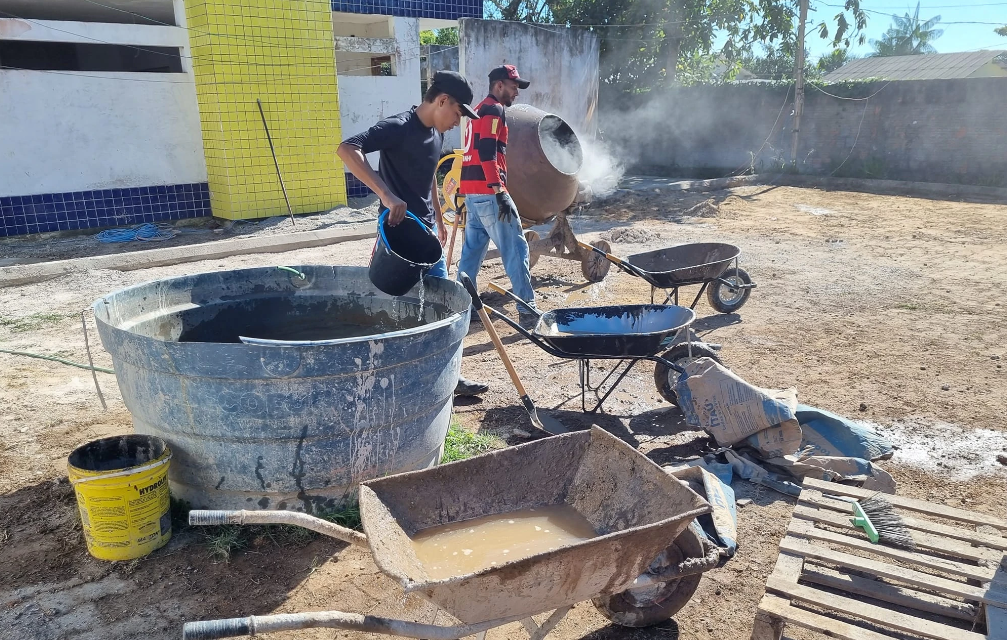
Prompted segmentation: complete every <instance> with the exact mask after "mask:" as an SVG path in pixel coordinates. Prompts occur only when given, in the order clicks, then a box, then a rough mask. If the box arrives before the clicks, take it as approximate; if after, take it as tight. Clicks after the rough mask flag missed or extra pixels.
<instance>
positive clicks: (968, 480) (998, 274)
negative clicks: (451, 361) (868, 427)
mask: <svg viewBox="0 0 1007 640" xmlns="http://www.w3.org/2000/svg"><path fill="white" fill-rule="evenodd" d="M704 203H706V204H704ZM686 212H688V214H689V215H686ZM1005 219H1007V206H998V205H987V204H968V203H956V202H943V201H934V200H924V199H913V198H904V197H883V196H873V195H866V194H859V193H846V192H826V191H819V190H808V189H794V188H767V187H746V188H741V189H736V190H732V191H723V192H716V193H713V194H703V195H693V194H674V195H661V194H657V193H634V194H625V193H622V194H620V195H617V196H616V197H615V198H614V199H613V200H610V201H608V202H607V203H605V205H604V206H595V207H594V208H592V209H591V210H589V211H586V212H584V213H583V214H581V215H580V216H578V217H577V218H576V220H575V228H576V229H577V231H578V233H579V236H580V238H581V239H585V240H592V239H595V238H597V237H599V236H605V237H608V238H614V239H615V241H614V242H613V250H614V252H615V253H617V254H620V255H628V254H632V253H635V252H638V251H642V250H647V249H652V248H659V247H662V246H668V245H673V244H679V243H684V242H694V241H725V242H730V243H733V244H737V245H738V246H740V247H742V249H743V251H744V253H743V256H742V266H743V267H745V268H747V269H748V271H749V272H750V273H751V274H752V277H753V279H754V280H755V281H756V282H757V283H758V289H756V290H755V292H754V293H753V295H752V297H751V299H750V300H749V302H748V303H747V304H746V305H745V307H744V308H742V309H741V312H740V314H737V315H720V314H716V313H715V312H714V311H713V310H712V309H711V308H710V307H709V306H707V304H706V301H705V299H704V300H702V301H700V303H699V306H698V309H697V310H698V313H699V316H700V320H699V321H698V322H697V324H696V329H697V331H698V332H699V334H700V335H702V336H703V337H704V338H705V339H707V340H708V341H710V342H716V343H720V344H722V345H723V350H722V352H721V357H722V358H723V360H724V362H725V363H726V364H728V365H729V366H730V367H732V368H733V370H734V371H735V372H737V373H738V374H739V375H741V376H742V377H744V378H745V379H747V380H749V381H750V382H753V383H755V384H759V385H761V386H765V387H776V388H782V387H789V386H794V387H796V388H797V389H798V391H799V398H800V400H801V401H803V402H805V403H808V404H811V405H814V406H818V407H822V408H824V409H828V410H831V411H835V412H837V413H840V414H844V415H848V416H851V417H856V418H858V419H863V420H867V421H870V422H872V423H874V424H875V425H877V426H878V428H879V429H880V430H882V431H883V432H884V433H886V434H888V435H889V436H891V437H892V439H893V440H894V441H895V442H896V443H897V444H899V445H900V447H901V448H900V449H899V451H898V452H897V454H896V456H895V458H894V459H893V460H892V461H890V462H887V463H882V464H883V466H884V468H886V469H887V470H888V471H890V472H891V473H892V474H894V476H895V477H896V479H897V480H898V481H899V490H898V492H899V493H900V494H902V495H908V496H913V497H918V498H923V499H928V500H931V501H935V502H938V503H943V504H948V505H952V506H959V507H963V508H968V509H973V510H976V511H980V512H985V513H990V514H997V515H999V516H1001V517H1002V516H1003V514H1004V512H1005V505H1007V482H1005V481H1007V468H1004V467H1003V466H1001V465H999V464H997V463H996V462H995V458H996V456H997V454H999V453H1001V451H1003V450H1004V449H1005V447H1007V427H1005V426H1004V422H1003V416H1004V415H1005V412H1007V392H1005V386H1004V382H1005V376H1007V374H1005V372H1004V369H1003V368H1002V365H1003V363H1004V362H1005V360H1007V347H1005V346H1004V345H1005V344H1007V313H1005V311H1007V309H1005V306H1004V302H1003V300H1004V297H1005V293H1007V291H1005V286H1007V285H1005V284H1004V283H1005V282H1007V249H1005V248H1004V246H1005V240H1007V232H1005V230H1004V226H1003V221H1004V220H1005ZM623 229H628V231H624V230H623ZM370 245H371V243H370V242H369V241H368V242H357V243H352V244H341V245H337V246H334V247H324V248H315V249H308V250H304V251H298V252H292V253H289V254H284V255H283V256H282V258H281V257H278V256H275V255H253V256H240V257H235V258H232V259H228V260H223V261H209V262H204V263H193V264H185V265H180V266H177V267H172V268H161V269H158V270H156V271H135V272H128V273H122V272H112V271H98V272H89V273H80V274H75V275H72V276H67V277H64V278H61V279H59V280H54V281H50V282H46V283H40V284H36V285H29V286H24V287H19V288H15V289H5V290H3V291H2V292H0V296H2V300H3V306H2V308H0V342H2V344H3V346H4V347H5V348H13V349H21V350H27V351H35V352H43V353H48V354H52V355H59V356H62V357H66V358H69V359H71V360H76V361H86V354H85V351H84V339H83V335H82V331H81V320H80V311H81V309H85V308H87V307H88V306H89V305H90V303H91V301H92V300H94V299H95V298H96V297H98V296H99V295H101V294H104V293H107V292H110V291H113V290H116V289H119V288H121V287H124V286H127V285H130V284H134V283H138V282H142V281H146V280H151V279H155V278H161V277H166V276H172V275H179V274H184V273H192V272H197V271H206V270H218V269H232V268H237V267H244V266H253V265H272V264H276V263H277V261H278V260H279V261H282V262H283V263H286V264H306V263H335V264H360V265H362V264H365V263H366V260H367V256H368V253H369V250H370ZM4 248H5V249H6V246H5V247H4ZM533 275H534V276H535V285H536V289H537V291H538V292H539V295H540V298H539V305H540V306H541V307H543V308H545V309H551V308H556V307H559V306H584V305H593V304H604V303H612V302H635V303H641V302H646V301H648V300H649V287H648V286H647V285H646V284H645V283H644V282H642V281H641V280H638V279H635V278H632V277H630V276H628V275H626V274H623V273H620V272H617V271H616V270H614V269H613V270H612V272H611V273H610V274H609V276H608V277H607V278H606V279H605V280H604V281H603V282H601V283H598V284H593V285H589V284H586V283H585V281H584V279H583V277H582V276H581V273H580V265H579V264H576V263H573V262H567V261H560V260H556V259H552V258H543V259H542V260H541V261H540V262H539V264H538V265H537V266H536V267H535V269H533ZM480 278H481V282H482V286H483V289H485V282H486V279H487V278H492V279H494V280H496V281H498V282H501V283H505V282H506V278H505V277H504V276H503V272H502V269H501V267H500V265H499V263H496V264H493V263H491V264H488V265H486V266H484V270H483V271H482V273H481V274H480ZM486 300H487V301H488V302H489V303H491V304H500V305H501V306H503V307H504V308H506V309H507V310H509V311H510V312H511V314H512V315H516V311H515V309H514V307H513V305H504V304H503V300H502V298H501V297H500V296H494V295H487V296H486ZM689 300H690V301H691V297H689ZM88 323H89V327H90V328H91V340H92V349H93V350H95V354H94V356H95V361H96V364H97V365H99V366H111V360H110V358H109V356H108V355H107V354H106V353H104V352H103V351H102V350H101V349H100V346H99V347H98V348H97V349H95V346H94V345H95V344H96V341H97V336H96V334H95V333H94V330H93V321H92V320H90V319H89V321H88ZM498 326H499V328H500V331H501V333H503V334H504V335H505V342H506V344H507V345H508V348H509V349H510V353H511V356H512V358H513V359H514V360H515V362H516V363H517V368H518V370H519V372H520V374H521V376H522V377H523V379H524V382H525V384H526V386H527V387H528V388H529V389H531V390H532V392H533V396H534V399H535V401H536V402H537V404H538V405H539V406H540V407H549V408H552V409H554V410H553V411H552V414H553V415H555V416H557V417H559V418H560V419H561V420H563V421H564V422H567V423H568V424H570V425H571V426H588V425H590V424H598V425H600V426H602V427H603V428H605V429H608V430H609V431H611V432H612V433H615V434H616V435H618V436H620V437H622V438H623V439H625V440H626V441H628V442H630V443H632V444H634V445H635V446H637V447H639V448H640V449H641V450H642V451H644V452H646V453H647V454H648V455H649V456H650V457H651V458H652V459H654V460H655V461H657V462H659V463H661V464H669V463H674V462H677V461H681V460H682V459H683V458H686V457H689V456H693V455H695V454H697V453H699V452H701V451H703V450H704V449H705V448H706V447H708V446H709V445H710V442H711V441H710V439H709V438H708V437H707V436H706V435H705V434H703V433H698V432H694V431H692V430H690V429H689V428H688V427H687V426H685V425H684V422H683V420H682V418H681V414H680V412H679V411H678V410H677V409H675V408H672V407H670V405H668V404H667V403H665V402H664V401H662V400H661V399H660V397H659V396H658V394H657V390H656V388H655V386H654V383H653V377H652V368H651V367H649V366H640V367H639V368H638V369H636V370H635V371H634V372H633V373H632V374H631V375H630V377H629V379H628V380H627V381H626V382H624V384H623V385H622V387H621V388H620V390H619V391H618V392H616V393H615V394H614V395H613V397H612V398H611V399H610V400H609V401H608V402H607V403H606V410H607V413H605V414H601V415H596V416H591V417H587V416H584V415H582V414H581V413H580V411H579V387H578V385H577V370H576V365H575V363H573V362H569V361H559V360H556V359H554V358H552V357H550V356H548V355H545V354H544V353H543V352H541V351H540V350H538V349H537V348H535V347H534V346H532V345H529V344H528V343H527V342H525V341H522V340H519V339H517V337H516V336H514V335H511V333H510V332H509V331H508V330H507V329H506V328H505V327H502V326H500V325H498ZM465 356H466V357H465V358H464V360H463V364H462V370H463V373H464V374H465V375H466V376H468V377H471V378H480V379H484V380H487V381H489V382H491V384H492V389H491V391H490V392H489V393H487V394H486V395H485V396H484V397H483V398H482V400H481V401H469V402H464V403H459V406H457V407H456V414H457V416H458V418H459V420H460V421H461V423H462V424H463V425H464V426H465V427H466V428H469V429H472V430H480V431H484V432H490V433H495V434H498V435H500V436H502V437H504V438H506V439H508V440H509V442H511V443H515V442H518V441H520V438H518V437H515V436H514V435H513V430H514V429H515V428H519V429H525V430H528V429H530V426H529V425H528V421H527V416H526V415H525V413H524V411H523V410H522V409H521V408H520V406H519V405H517V404H516V398H515V393H514V390H513V388H512V387H511V386H510V384H509V382H508V380H507V377H506V374H505V372H504V369H503V367H502V365H501V364H500V361H499V359H498V358H497V356H496V354H495V353H494V352H493V350H492V347H491V345H490V343H489V340H488V337H487V334H486V333H485V330H484V329H483V328H482V326H481V325H479V324H474V325H473V326H472V329H471V331H470V334H469V337H468V339H467V341H466V350H465ZM0 370H2V372H3V375H2V378H0V566H2V567H3V570H2V572H3V575H4V578H3V580H0V583H2V585H0V638H3V639H7V638H39V639H49V638H64V637H73V638H75V639H79V640H88V639H98V638H101V639H113V638H177V637H179V636H180V629H181V624H182V623H183V622H184V621H187V620H198V619H208V618H223V617H232V616H238V615H248V614H266V613H270V612H292V611H304V610H312V609H316V610H321V609H340V610H345V611H352V612H359V613H370V614H376V615H389V616H395V617H405V618H410V619H414V620H418V621H423V622H431V621H438V622H444V621H445V620H444V615H443V614H441V615H440V617H437V612H436V611H434V609H433V608H432V607H430V606H429V605H426V604H424V603H422V602H420V601H418V600H416V599H415V598H412V597H406V598H403V596H402V595H401V592H400V591H399V590H398V589H397V588H396V587H395V586H394V585H393V584H392V582H391V581H390V580H388V579H386V578H385V577H383V576H382V575H381V574H380V573H379V572H378V570H377V568H376V567H375V566H374V564H373V563H372V562H371V560H370V558H369V557H368V555H367V554H366V553H365V552H362V551H359V550H356V549H354V548H348V547H346V546H345V545H342V544H338V543H333V542H328V541H326V540H320V539H318V540H314V541H311V542H307V543H303V542H302V543H297V544H295V543H290V542H287V543H283V544H277V543H276V542H274V541H272V540H270V539H266V538H263V539H260V540H257V541H255V543H254V544H253V545H252V546H251V547H249V548H248V549H246V550H244V551H241V552H238V553H236V554H235V555H234V556H233V557H232V558H231V560H230V562H228V563H223V562H215V561H213V560H212V559H211V558H210V555H209V550H208V547H207V544H206V539H205V537H204V536H203V534H202V533H200V532H199V531H197V530H195V529H185V528H183V529H181V531H179V532H178V533H177V534H176V536H175V537H174V538H173V540H172V541H171V543H170V544H169V545H168V546H166V547H165V548H164V549H162V550H160V551H158V552H155V553H154V554H152V555H151V556H148V557H146V558H143V559H141V560H139V561H134V562H130V563H114V564H113V563H105V562H100V561H97V560H94V559H91V558H90V557H89V556H88V555H87V553H86V551H85V550H84V545H83V542H82V540H81V535H80V530H79V525H78V524H77V515H76V512H75V511H74V498H73V494H72V491H71V490H70V488H69V486H68V484H67V483H66V480H65V475H66V473H65V469H66V467H65V464H66V456H67V454H68V453H69V452H70V451H71V450H72V449H73V448H74V447H76V446H77V445H79V444H81V443H83V442H86V441H88V440H91V439H93V438H97V437H101V436H105V435H111V434H116V433H124V432H128V431H129V430H130V428H131V427H130V418H129V414H128V413H127V411H126V410H125V408H124V407H123V404H122V400H121V397H120V395H119V392H118V389H117V388H116V385H115V383H114V380H113V379H112V376H109V375H104V374H99V382H100V383H101V385H102V389H103V391H104V393H105V398H106V401H107V402H108V411H102V409H101V406H100V404H99V402H98V398H97V396H96V394H95V391H94V385H93V382H92V381H91V379H90V375H89V374H88V372H86V371H83V370H79V369H72V368H68V367H64V366H60V365H55V364H50V363H47V362H43V361H38V360H27V359H20V358H13V357H8V356H4V355H0ZM734 486H735V490H736V492H737V494H738V497H748V498H751V499H752V500H753V503H752V504H751V505H749V506H747V507H745V508H742V509H740V510H739V519H740V533H739V538H740V545H741V547H740V550H739V553H738V555H737V556H736V557H735V558H734V559H733V560H732V561H731V562H729V563H728V564H727V565H726V566H725V567H723V568H721V569H717V570H714V571H711V572H709V573H707V574H706V575H705V576H704V578H703V580H702V584H701V585H700V588H699V591H698V592H697V594H696V596H695V597H694V598H693V599H692V601H690V603H689V604H688V605H687V607H686V608H685V609H684V610H683V611H682V612H680V614H679V615H678V616H676V621H677V625H678V627H679V630H680V637H682V638H695V639H704V640H714V639H716V640H734V639H738V640H742V639H745V638H748V636H749V634H750V632H751V624H752V620H753V616H754V613H755V608H756V606H757V604H758V601H759V599H760V598H761V596H762V593H763V585H764V583H765V579H766V577H767V576H768V574H769V573H770V572H771V570H772V567H773V564H774V562H775V558H776V554H777V543H778V541H779V539H780V538H781V537H782V536H783V533H784V531H785V529H786V526H787V522H788V520H789V516H790V511H791V509H792V507H793V500H792V499H790V498H785V497H783V496H782V495H779V494H776V493H773V492H771V491H768V490H765V489H760V488H759V487H756V486H754V485H750V484H748V483H746V482H744V481H740V480H737V481H735V483H734ZM518 629H519V628H518V627H517V626H516V625H511V626H510V627H506V628H502V629H498V630H495V631H493V632H491V633H490V635H489V637H490V638H492V639H494V640H504V639H508V638H519V637H522V636H521V634H520V631H519V630H518ZM793 635H794V637H795V638H802V637H805V636H803V635H801V634H799V633H796V632H795V633H794V634H793ZM270 637H276V638H293V637H298V638H319V639H322V638H324V639H331V638H354V639H356V638H364V637H370V636H365V635H363V634H353V633H346V632H336V631H333V630H317V631H308V632H303V633H301V634H299V635H296V636H295V635H293V634H278V635H276V636H270ZM375 637H377V636H375ZM553 637H554V638H557V639H558V640H574V639H581V640H602V639H631V638H632V639H637V638H640V639H643V638H673V637H675V633H674V625H673V624H672V623H668V624H666V625H663V626H660V627H656V628H651V629H643V630H629V629H623V628H620V627H616V626H613V625H610V624H609V623H608V621H607V620H606V619H605V618H604V617H602V616H601V615H600V614H599V613H597V612H596V611H595V609H594V608H593V606H592V605H591V604H590V603H581V604H580V605H578V606H577V607H575V609H574V610H573V611H572V612H571V614H570V615H568V616H567V618H566V619H565V620H564V621H563V622H562V623H561V624H560V626H559V627H558V628H557V630H556V631H555V632H554V634H553V635H550V638H553Z"/></svg>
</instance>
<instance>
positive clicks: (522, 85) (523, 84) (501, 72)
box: [490, 64, 531, 89]
mask: <svg viewBox="0 0 1007 640" xmlns="http://www.w3.org/2000/svg"><path fill="white" fill-rule="evenodd" d="M497 80H513V81H514V82H516V83H517V86H518V89H527V88H528V87H529V86H531V82H528V81H527V80H525V79H524V78H522V77H521V76H519V75H518V73H517V67H515V66H514V65H512V64H505V65H501V66H499V67H497V68H496V69H494V70H492V71H490V83H493V82H496V81H497Z"/></svg>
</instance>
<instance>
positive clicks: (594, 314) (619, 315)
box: [483, 282, 720, 413]
mask: <svg viewBox="0 0 1007 640" xmlns="http://www.w3.org/2000/svg"><path fill="white" fill-rule="evenodd" d="M489 287H490V289H492V290H493V291H496V292H497V293H501V294H503V295H505V296H508V297H510V298H511V299H512V300H514V301H515V302H517V303H518V304H520V305H522V306H523V307H525V308H526V309H527V310H528V311H530V312H531V313H534V314H536V315H537V316H538V321H537V322H536V324H535V326H534V328H533V329H532V330H530V331H529V330H527V329H525V328H524V327H522V326H521V325H520V324H518V323H517V322H515V321H514V320H512V319H511V318H509V317H508V316H507V314H505V313H503V312H501V311H499V310H497V309H493V308H492V307H489V306H487V305H485V304H484V305H483V306H484V307H485V308H486V309H487V310H488V311H490V312H491V313H493V314H494V315H495V316H496V317H498V318H500V319H501V320H503V321H504V322H506V323H507V324H508V325H509V326H510V327H511V328H512V329H514V330H515V331H517V332H518V333H520V334H521V335H523V336H524V337H525V338H528V339H529V340H531V341H532V343H534V344H535V345H536V346H537V347H539V348H540V349H542V350H543V351H545V352H546V353H548V354H550V355H553V356H556V357H557V358H565V359H573V360H577V362H578V368H579V374H580V403H581V410H582V411H584V412H585V413H595V412H596V411H598V410H599V409H601V407H602V405H603V404H604V402H605V400H607V399H608V397H609V396H611V395H612V393H613V392H614V391H615V390H616V388H617V387H618V386H619V384H620V383H621V382H622V381H623V380H624V379H625V378H626V376H627V375H629V372H630V371H631V370H632V369H633V367H634V366H636V364H637V363H639V362H640V361H641V360H650V361H652V362H654V363H655V367H654V384H655V385H656V386H657V390H658V393H660V394H661V397H663V398H664V399H665V400H667V401H668V402H670V403H672V404H675V405H677V404H678V395H677V394H676V393H675V386H676V384H677V383H678V381H679V379H680V376H681V375H684V373H685V370H684V368H683V366H684V365H685V364H686V363H688V362H689V361H690V360H692V359H694V358H701V357H706V358H712V359H713V360H715V361H717V362H720V358H719V356H718V355H717V349H718V348H719V346H718V345H711V344H708V343H705V342H699V341H693V340H689V339H688V337H687V336H688V330H689V326H690V325H691V324H692V323H693V321H694V320H695V319H696V312H695V311H693V310H692V309H687V308H685V307H680V306H677V305H668V304H633V305H612V306H601V307H573V308H564V309H554V310H552V311H548V312H545V313H542V312H541V311H540V310H538V309H537V308H535V307H533V306H531V305H529V304H527V303H525V301H524V300H522V299H521V298H519V297H517V296H516V295H514V294H513V293H511V292H509V291H507V290H506V289H504V288H503V287H500V286H499V285H497V284H495V283H492V282H491V283H490V284H489ZM683 331H684V332H686V339H685V340H681V341H679V339H678V338H679V336H680V335H681V332H683ZM659 354H660V355H659ZM592 360H617V361H618V362H616V364H615V366H614V367H613V368H612V369H611V370H610V371H609V372H608V374H607V375H606V376H605V378H604V379H603V380H602V381H601V382H600V383H599V384H598V385H597V386H595V387H592V386H591V361H592ZM617 373H618V375H617V377H616V378H615V381H614V382H613V383H612V384H611V385H609V386H608V388H607V390H605V391H604V393H603V394H602V391H603V390H604V389H605V385H606V384H608V382H609V380H610V379H612V377H613V376H616V374H617ZM588 391H590V392H592V393H594V394H595V396H596V397H598V395H599V394H602V395H601V397H600V398H598V402H597V404H596V405H595V406H594V408H593V409H591V410H590V411H588V409H587V403H586V395H587V392H588Z"/></svg>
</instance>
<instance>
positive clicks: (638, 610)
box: [592, 527, 704, 628]
mask: <svg viewBox="0 0 1007 640" xmlns="http://www.w3.org/2000/svg"><path fill="white" fill-rule="evenodd" d="M703 555H704V552H703V543H702V541H700V539H699V536H698V535H696V533H695V532H694V531H692V528H691V527H690V528H688V529H686V530H685V531H683V532H682V533H681V534H679V536H678V538H676V539H675V542H674V543H672V545H671V546H670V547H668V548H667V549H665V550H664V551H663V552H662V553H661V555H659V556H658V557H657V558H656V559H655V560H654V562H653V563H651V565H650V568H649V569H648V572H656V571H659V570H661V569H663V568H665V567H667V566H670V565H672V564H678V563H679V562H682V561H683V560H686V559H688V558H702V557H703ZM702 577H703V575H702V574H700V573H697V574H695V575H691V576H685V577H683V578H678V579H677V580H672V581H671V582H665V583H662V584H658V585H654V586H652V587H643V588H640V589H627V590H626V591H622V592H620V593H615V594H612V595H608V596H598V597H597V598H594V599H593V600H592V603H593V604H594V606H595V608H596V609H598V611H600V612H601V614H602V615H603V616H605V617H606V618H608V619H609V620H611V621H612V622H614V623H615V624H617V625H620V626H623V627H635V628H639V627H651V626H653V625H655V624H660V623H662V622H665V621H666V620H668V618H670V617H672V616H673V615H675V614H676V613H678V612H679V611H680V610H681V609H682V607H684V606H685V603H687V602H688V601H689V599H690V598H692V595H693V594H694V593H696V589H697V588H699V581H700V580H701V579H702Z"/></svg>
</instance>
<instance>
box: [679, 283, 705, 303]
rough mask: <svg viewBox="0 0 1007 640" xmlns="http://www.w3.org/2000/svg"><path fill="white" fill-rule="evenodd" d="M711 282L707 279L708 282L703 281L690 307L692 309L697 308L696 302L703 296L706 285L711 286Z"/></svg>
mask: <svg viewBox="0 0 1007 640" xmlns="http://www.w3.org/2000/svg"><path fill="white" fill-rule="evenodd" d="M709 284H710V281H709V280H707V281H706V282H704V283H703V286H702V287H700V288H699V293H697V294H696V297H695V299H694V300H693V301H692V305H691V306H690V307H689V308H690V309H695V308H696V304H697V303H698V302H699V299H700V298H701V297H703V292H704V291H706V287H707V286H709ZM676 291H677V289H676ZM675 304H678V300H675Z"/></svg>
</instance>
